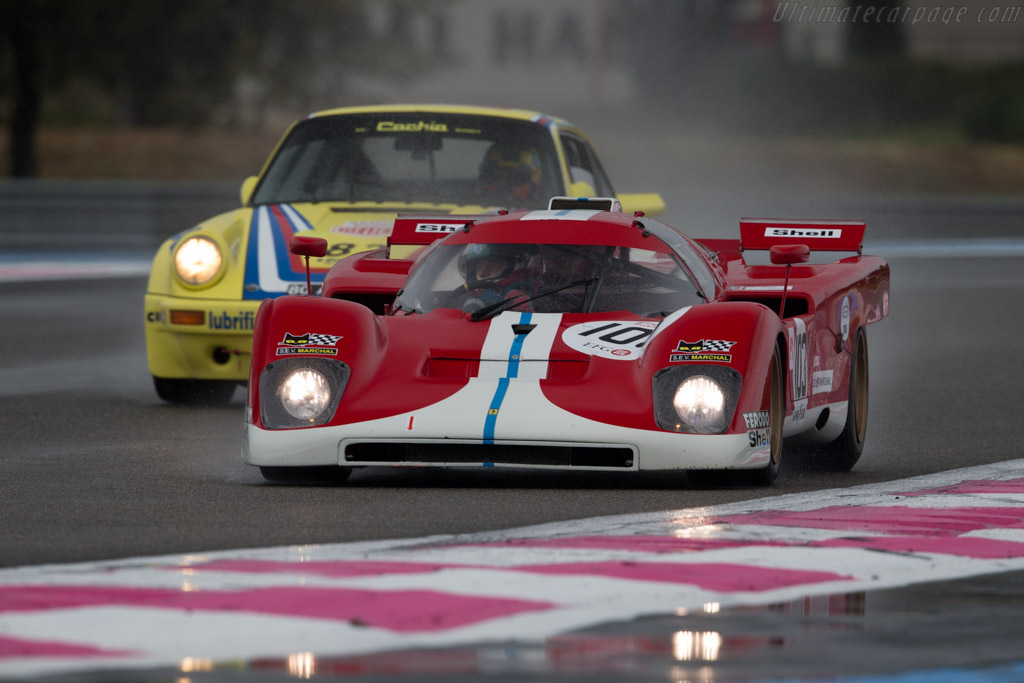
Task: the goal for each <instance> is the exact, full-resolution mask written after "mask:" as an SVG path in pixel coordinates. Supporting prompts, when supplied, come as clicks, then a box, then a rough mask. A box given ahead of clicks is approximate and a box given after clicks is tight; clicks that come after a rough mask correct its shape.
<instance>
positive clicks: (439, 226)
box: [416, 223, 466, 233]
mask: <svg viewBox="0 0 1024 683" xmlns="http://www.w3.org/2000/svg"><path fill="white" fill-rule="evenodd" d="M464 225H466V224H465V223H417V224H416V232H431V233H438V232H440V233H449V232H455V231H456V230H458V229H459V228H462V227H463V226H464Z"/></svg>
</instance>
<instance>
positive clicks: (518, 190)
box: [480, 142, 541, 201]
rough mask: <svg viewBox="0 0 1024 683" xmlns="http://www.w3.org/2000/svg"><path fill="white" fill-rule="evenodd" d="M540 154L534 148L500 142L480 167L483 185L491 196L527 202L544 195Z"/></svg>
mask: <svg viewBox="0 0 1024 683" xmlns="http://www.w3.org/2000/svg"><path fill="white" fill-rule="evenodd" d="M540 175H541V166H540V155H539V154H538V153H537V150H535V149H533V148H532V147H525V148H524V147H518V146H515V145H509V144H506V143H501V142H496V143H494V144H493V145H491V148H490V149H488V150H487V154H485V155H484V160H483V161H482V162H481V164H480V184H481V185H482V186H483V188H484V190H485V191H486V192H488V193H489V194H494V193H495V192H500V193H501V194H504V195H506V196H507V197H508V199H509V200H510V201H514V200H520V201H525V200H528V199H532V198H534V197H536V196H537V195H538V194H539V192H540Z"/></svg>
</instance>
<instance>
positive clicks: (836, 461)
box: [816, 327, 868, 472]
mask: <svg viewBox="0 0 1024 683" xmlns="http://www.w3.org/2000/svg"><path fill="white" fill-rule="evenodd" d="M867 433H868V337H867V334H866V333H865V332H864V328H863V327H861V328H860V329H858V330H857V334H856V336H854V339H853V352H852V353H851V355H850V394H849V402H848V403H847V409H846V424H845V425H844V426H843V431H842V433H841V434H840V435H839V436H838V437H837V438H836V439H835V441H830V442H829V443H827V444H825V445H824V446H822V447H821V448H819V449H817V453H816V455H817V458H816V459H817V460H820V462H821V465H822V467H824V468H826V469H827V470H829V471H832V472H849V471H850V470H852V469H853V466H854V465H856V464H857V461H858V460H860V454H861V453H862V452H863V451H864V439H865V438H866V437H867Z"/></svg>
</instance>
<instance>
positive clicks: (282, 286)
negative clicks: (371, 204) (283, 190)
mask: <svg viewBox="0 0 1024 683" xmlns="http://www.w3.org/2000/svg"><path fill="white" fill-rule="evenodd" d="M312 229H313V226H312V225H310V224H309V222H308V221H307V220H306V219H305V218H303V216H302V214H300V213H299V212H298V211H296V210H295V208H294V207H293V206H291V205H290V204H267V205H264V206H257V207H256V208H255V209H254V210H253V212H252V222H251V224H250V226H249V244H248V248H247V250H246V257H245V283H244V287H243V289H242V298H243V299H250V300H251V299H268V298H274V297H278V296H282V295H284V294H287V293H288V288H289V286H290V285H305V283H306V269H305V264H304V262H303V261H302V259H301V258H299V257H298V256H294V255H293V254H292V253H291V252H290V251H289V245H290V244H291V239H292V236H293V235H294V234H295V233H297V232H304V231H307V230H312ZM323 278H324V275H323V273H312V278H311V279H312V281H313V282H315V283H321V282H323Z"/></svg>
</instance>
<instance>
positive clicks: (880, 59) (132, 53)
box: [0, 0, 1024, 177]
mask: <svg viewBox="0 0 1024 683" xmlns="http://www.w3.org/2000/svg"><path fill="white" fill-rule="evenodd" d="M377 1H378V2H380V0H377ZM480 1H481V2H487V1H489V0H480ZM594 1H595V2H603V3H604V5H605V6H606V7H607V8H608V11H609V14H610V17H611V20H610V22H609V24H610V25H611V26H612V27H613V30H612V31H610V32H609V35H608V45H607V47H608V54H607V57H608V59H611V60H615V61H616V62H617V63H620V64H626V65H628V68H629V69H630V72H631V73H632V74H633V78H634V79H635V80H636V82H637V83H639V84H640V87H639V90H640V91H641V92H642V93H643V102H642V106H644V107H658V108H661V109H662V110H663V111H666V112H670V114H671V116H672V117H674V118H675V119H676V120H678V121H679V122H680V124H683V125H688V126H694V127H700V126H702V125H715V126H719V127H723V128H726V129H727V130H735V131H738V132H749V133H754V134H775V133H793V132H799V133H802V134H807V133H808V131H811V132H812V134H820V135H833V136H834V135H845V136H859V135H860V136H862V135H878V134H887V135H892V134H896V135H907V134H910V135H915V134H917V133H915V131H922V130H924V131H932V132H933V133H932V134H933V135H936V136H938V137H940V138H943V139H946V140H956V141H962V142H967V143H975V142H981V143H991V142H994V143H1000V144H1011V145H1021V144H1024V66H1022V65H1021V64H1020V63H998V64H958V63H934V62H931V63H928V62H921V61H918V60H914V59H911V58H909V57H908V56H907V54H906V40H905V36H904V34H903V32H904V25H902V24H898V23H897V24H881V25H877V26H876V25H865V24H850V25H849V27H847V31H846V34H845V36H844V40H845V41H846V43H847V44H846V46H845V47H846V51H847V52H848V54H849V58H848V59H846V60H844V61H843V63H841V64H821V63H816V62H814V61H811V60H795V59H793V58H791V57H787V55H786V54H785V53H784V51H782V50H780V49H777V48H772V47H765V43H764V42H763V41H761V40H760V39H759V37H758V36H757V35H738V31H739V29H738V27H737V25H736V24H735V22H734V20H733V17H734V12H733V10H735V8H736V7H737V3H739V2H742V0H716V1H715V2H703V1H702V0H678V1H675V2H664V1H661V0H594ZM859 1H860V2H861V4H873V5H877V6H878V7H892V6H894V5H898V4H899V1H900V0H859ZM446 2H447V0H392V3H391V5H390V7H393V8H395V10H396V11H394V12H392V14H391V16H392V19H391V25H390V27H389V28H388V30H387V31H386V32H385V34H384V35H383V36H381V35H379V34H374V33H373V32H371V31H370V30H369V29H370V27H369V17H368V13H367V10H368V7H369V5H368V3H367V2H365V1H363V0H300V1H294V0H145V1H144V2H141V1H139V0H74V1H68V0H0V123H2V124H3V125H4V126H5V127H6V129H7V132H8V133H7V140H8V150H7V156H8V161H7V167H8V172H9V174H10V175H11V176H14V177H32V176H35V175H38V174H39V172H40V168H39V159H38V154H37V149H36V141H37V133H38V131H39V129H40V127H41V126H50V127H54V126H66V127H73V126H107V127H115V126H117V127H129V128H134V129H138V128H146V127H166V126H176V127H183V128H190V129H200V128H209V127H218V128H222V129H227V130H237V129H240V128H242V127H245V126H249V127H253V126H255V127H258V126H260V125H261V122H262V121H263V120H264V116H263V114H264V113H265V112H266V111H269V110H271V109H273V108H274V107H277V108H280V109H283V110H288V111H294V112H303V111H310V110H312V109H316V108H321V107H330V106H340V105H342V104H345V103H346V92H345V83H346V82H347V81H346V76H348V75H351V74H353V73H359V74H361V75H362V76H363V77H364V78H369V79H373V78H381V79H395V78H414V77H415V76H416V74H417V73H424V72H425V71H428V70H430V69H432V68H433V67H434V66H435V65H438V64H440V63H441V62H443V59H444V54H443V50H442V51H438V52H424V51H417V50H415V49H410V48H409V45H408V44H407V43H406V42H405V41H404V39H403V38H404V36H405V35H406V32H407V30H408V22H409V21H410V18H411V17H415V16H416V15H423V14H425V13H430V12H433V11H435V10H437V9H438V8H443V7H444V6H445V4H446ZM698 9H699V10H700V11H698ZM441 28H442V27H441V25H440V24H439V25H438V41H440V40H441V39H445V40H458V36H452V35H444V34H443V31H441V30H440V29H441ZM739 28H740V29H742V27H739ZM760 28H761V29H764V28H765V25H761V27H760ZM767 28H771V27H770V26H769V27H767ZM747 30H752V31H756V30H759V29H758V27H757V26H752V27H747ZM1021 30H1022V31H1024V23H1022V26H1021ZM245 93H248V96H247V97H240V94H241V95H244V94H245ZM934 131H938V133H935V132H934ZM278 132H279V131H278Z"/></svg>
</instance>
